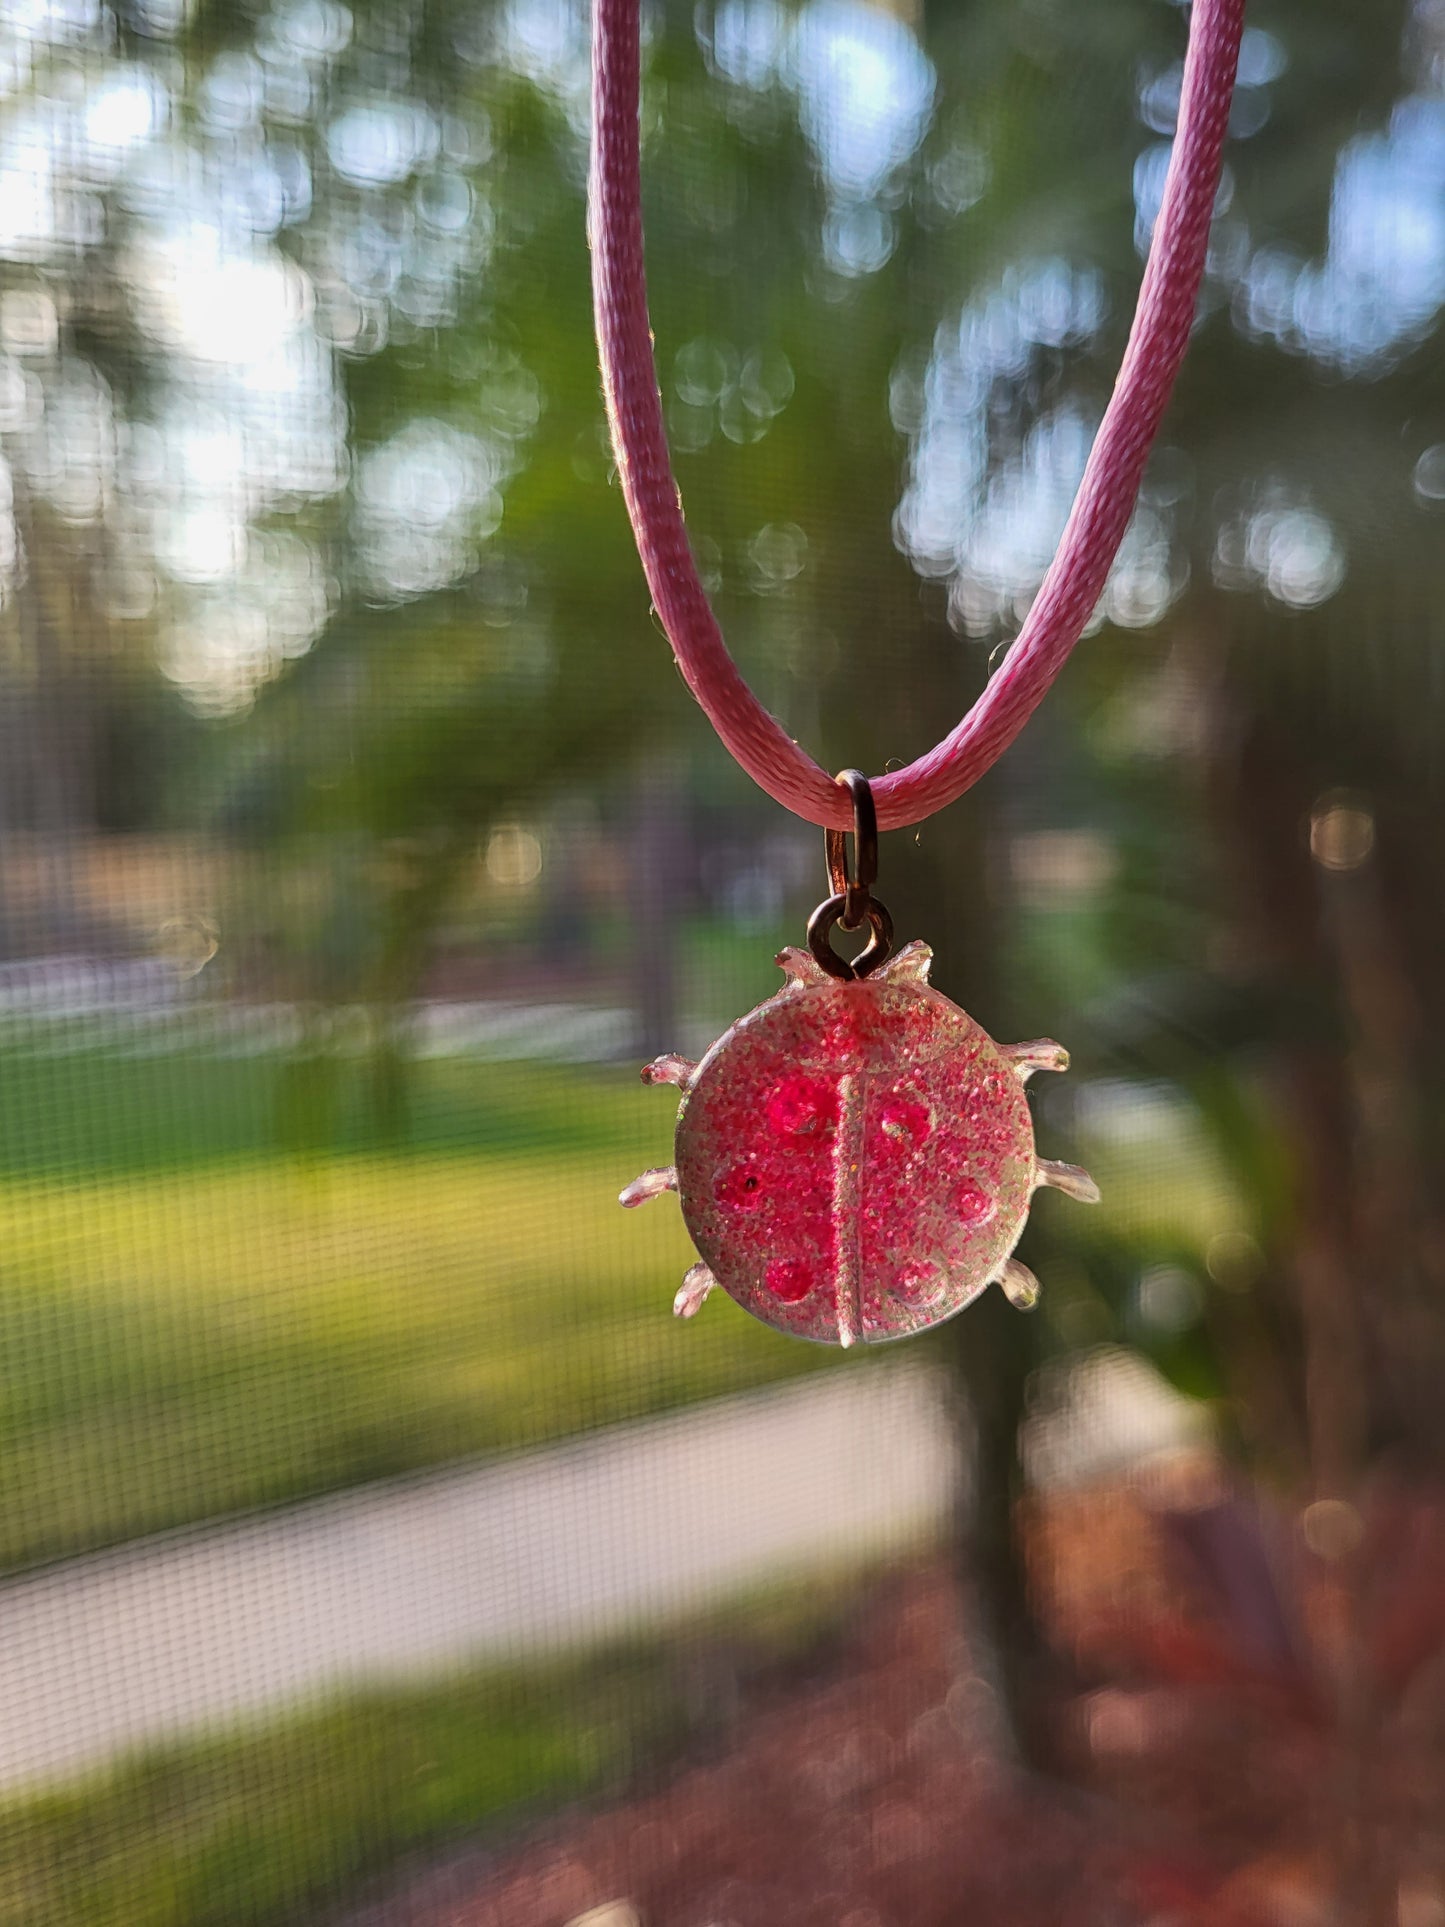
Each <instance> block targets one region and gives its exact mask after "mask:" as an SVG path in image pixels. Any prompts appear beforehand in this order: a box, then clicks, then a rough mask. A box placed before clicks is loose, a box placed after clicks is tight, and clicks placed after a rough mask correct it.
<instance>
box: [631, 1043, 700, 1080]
mask: <svg viewBox="0 0 1445 1927" xmlns="http://www.w3.org/2000/svg"><path fill="white" fill-rule="evenodd" d="M696 1069H697V1065H696V1064H694V1063H693V1061H692V1059H691V1058H690V1057H678V1056H676V1055H675V1054H674V1053H673V1052H671V1051H669V1052H668V1053H667V1055H666V1056H665V1057H654V1058H653V1060H652V1062H651V1063H650V1064H644V1065H643V1067H642V1081H643V1083H644V1084H677V1085H679V1086H680V1087H681V1088H682V1089H683V1090H686V1089H687V1087H688V1085H689V1084H690V1083H691V1082H692V1074H693V1072H694V1071H695V1070H696Z"/></svg>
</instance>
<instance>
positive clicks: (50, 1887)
mask: <svg viewBox="0 0 1445 1927" xmlns="http://www.w3.org/2000/svg"><path fill="white" fill-rule="evenodd" d="M862 1583H863V1581H862V1579H861V1578H860V1577H859V1576H857V1575H853V1576H848V1575H839V1576H837V1577H833V1578H826V1577H825V1578H824V1579H822V1580H819V1579H817V1578H812V1579H810V1580H809V1582H808V1584H807V1586H806V1587H792V1588H788V1589H786V1590H784V1589H778V1590H776V1591H773V1592H772V1593H770V1594H766V1595H761V1596H759V1595H753V1596H751V1597H746V1598H743V1599H740V1600H733V1601H730V1602H728V1604H727V1606H726V1608H725V1609H723V1608H720V1609H718V1611H716V1612H715V1613H713V1614H710V1615H709V1616H708V1617H707V1618H706V1619H702V1620H696V1621H693V1622H691V1623H690V1624H688V1625H686V1626H684V1627H681V1628H679V1629H677V1630H675V1631H673V1632H671V1633H669V1634H668V1635H667V1636H665V1637H663V1638H660V1639H654V1640H652V1641H648V1642H643V1641H633V1642H630V1643H627V1644H622V1645H615V1646H611V1647H609V1648H606V1649H604V1650H601V1651H596V1652H593V1653H590V1654H587V1655H584V1656H582V1657H580V1658H578V1659H575V1660H569V1661H567V1662H565V1663H559V1664H553V1665H550V1666H531V1667H528V1668H524V1669H520V1670H517V1671H512V1672H507V1673H502V1672H498V1671H488V1672H473V1673H469V1674H463V1675H461V1676H460V1677H457V1678H453V1679H448V1680H444V1681H438V1682H435V1683H429V1684H427V1685H425V1686H413V1687H409V1688H404V1689H402V1688H398V1689H393V1690H389V1691H376V1692H372V1693H367V1694H361V1695H357V1696H355V1697H352V1698H348V1699H346V1700H343V1701H339V1702H336V1703H333V1704H332V1705H330V1706H329V1707H327V1708H324V1709H319V1710H313V1711H308V1712H305V1713H302V1714H298V1715H295V1716H292V1717H290V1718H287V1719H285V1720H282V1721H279V1722H277V1723H275V1724H273V1725H270V1726H267V1727H266V1728H264V1729H263V1730H257V1731H255V1732H252V1733H249V1734H248V1733H244V1732H242V1733H238V1734H232V1735H228V1736H224V1737H221V1738H218V1739H214V1740H211V1741H208V1742H205V1743H198V1744H190V1745H182V1746H176V1747H168V1748H166V1749H164V1750H157V1751H155V1752H152V1753H149V1754H145V1755H142V1756H139V1757H137V1758H134V1759H132V1760H129V1761H126V1762H123V1763H121V1764H120V1765H119V1766H117V1767H116V1768H115V1769H114V1770H113V1771H112V1772H110V1773H108V1774H105V1775H102V1776H97V1777H96V1778H94V1779H92V1780H89V1781H87V1782H84V1783H82V1784H81V1785H78V1786H77V1787H75V1788H73V1789H68V1790H66V1791H65V1792H64V1793H60V1794H55V1795H50V1796H47V1797H45V1798H38V1799H37V1798H31V1799H27V1800H11V1801H8V1802H5V1803H3V1804H0V1927H240V1924H241V1923H245V1924H246V1927H271V1924H272V1923H277V1927H280V1924H281V1923H287V1922H300V1921H309V1920H314V1919H315V1918H316V1916H317V1910H318V1909H319V1908H320V1907H322V1906H323V1905H324V1903H326V1902H327V1901H330V1900H333V1899H335V1898H339V1897H342V1896H344V1895H345V1894H346V1892H347V1890H348V1889H351V1888H354V1886H355V1884H356V1883H357V1882H358V1881H359V1880H361V1879H363V1878H364V1877H365V1876H367V1875H368V1874H371V1873H374V1872H379V1871H384V1870H385V1869H386V1868H388V1867H389V1866H391V1865H394V1864H395V1863H396V1862H397V1861H398V1860H399V1859H400V1858H401V1857H402V1856H403V1855H404V1854H406V1853H407V1852H409V1851H414V1850H417V1849H420V1848H424V1847H428V1846H440V1845H442V1844H444V1843H445V1842H447V1841H448V1840H449V1839H457V1838H459V1837H460V1836H464V1835H466V1834H468V1833H472V1834H476V1833H478V1832H489V1833H491V1834H492V1835H493V1836H494V1837H495V1835H496V1834H497V1832H498V1829H499V1828H500V1829H502V1830H504V1831H505V1829H506V1827H507V1826H508V1824H510V1825H512V1826H513V1827H515V1826H516V1825H517V1823H518V1822H519V1821H520V1820H521V1819H523V1818H525V1817H526V1816H527V1815H528V1814H529V1813H535V1812H538V1811H540V1810H544V1809H545V1808H547V1807H555V1806H557V1805H558V1804H560V1803H561V1802H564V1801H566V1800H568V1799H571V1798H574V1797H576V1796H578V1795H583V1794H591V1795H596V1794H598V1793H605V1792H608V1791H611V1790H614V1789H618V1788H620V1787H621V1786H622V1785H623V1784H624V1783H625V1781H626V1779H627V1777H628V1776H629V1775H630V1774H631V1773H632V1772H633V1771H634V1770H635V1768H636V1766H637V1765H638V1763H639V1762H640V1761H646V1760H649V1759H656V1758H658V1757H659V1756H660V1755H665V1754H666V1752H667V1751H668V1750H669V1749H670V1748H672V1747H675V1746H676V1744H677V1742H678V1741H679V1740H681V1739H683V1738H684V1737H686V1736H688V1735H690V1734H697V1733H699V1731H703V1732H705V1731H707V1730H708V1728H709V1727H710V1726H713V1725H716V1724H717V1723H718V1722H719V1721H721V1720H725V1719H726V1718H727V1717H728V1715H729V1713H730V1711H731V1710H732V1705H733V1699H734V1692H735V1687H736V1683H737V1681H738V1680H739V1679H740V1678H741V1679H747V1678H749V1677H753V1678H756V1677H757V1675H758V1674H759V1673H760V1672H763V1671H765V1670H767V1669H771V1668H774V1667H778V1666H781V1665H786V1664H787V1663H788V1662H789V1661H791V1660H793V1659H795V1658H796V1657H798V1656H801V1655H803V1654H805V1653H807V1652H808V1651H809V1650H810V1649H811V1648H813V1647H815V1646H816V1645H817V1643H818V1641H819V1639H820V1638H821V1637H822V1636H823V1635H824V1634H825V1633H826V1631H827V1629H828V1628H829V1627H830V1626H831V1625H834V1624H836V1623H838V1622H839V1621H840V1620H841V1618H842V1616H843V1615H844V1614H845V1613H846V1612H847V1610H848V1608H849V1606H850V1604H851V1602H852V1600H853V1599H854V1598H855V1597H856V1595H857V1593H858V1590H859V1588H860V1586H861V1585H862ZM704 1682H711V1690H710V1693H709V1692H707V1691H701V1690H700V1688H701V1687H702V1685H703V1683H704Z"/></svg>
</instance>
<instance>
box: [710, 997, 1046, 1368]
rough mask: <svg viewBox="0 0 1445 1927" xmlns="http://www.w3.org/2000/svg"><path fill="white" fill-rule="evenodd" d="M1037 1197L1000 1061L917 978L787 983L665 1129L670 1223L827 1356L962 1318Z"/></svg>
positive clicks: (726, 1285)
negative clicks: (679, 1220)
mask: <svg viewBox="0 0 1445 1927" xmlns="http://www.w3.org/2000/svg"><path fill="white" fill-rule="evenodd" d="M820 976H821V973H820ZM1035 1182H1036V1177H1035V1156H1034V1134H1033V1120H1032V1118H1031V1116H1030V1114H1029V1106H1028V1101H1027V1099H1026V1097H1025V1095H1024V1090H1023V1084H1022V1081H1021V1078H1020V1077H1019V1075H1018V1073H1017V1070H1016V1068H1015V1066H1014V1065H1013V1064H1012V1063H1011V1062H1010V1060H1009V1058H1008V1057H1007V1056H1006V1055H1005V1054H1004V1052H1003V1051H1002V1050H1001V1049H1000V1047H999V1046H998V1045H997V1044H996V1043H994V1041H993V1039H992V1038H991V1037H989V1036H988V1034H987V1033H986V1032H985V1031H983V1030H981V1029H980V1028H979V1026H978V1025H977V1024H976V1023H975V1022H974V1021H973V1019H972V1018H971V1017H970V1016H968V1014H967V1013H966V1012H965V1011H962V1010H960V1009H959V1007H958V1006H957V1005H956V1004H954V1003H951V1002H950V1001H949V1000H948V998H946V997H944V996H942V995H941V994H940V993H939V992H938V991H936V990H931V989H929V987H928V986H927V985H926V984H925V983H922V982H920V981H916V980H913V979H905V980H903V981H898V980H888V979H886V978H884V977H868V978H863V979H861V980H859V981H856V982H851V983H849V982H842V981H838V980H836V979H833V978H821V980H815V981H812V982H807V983H796V984H792V985H790V986H789V987H788V988H787V989H786V990H784V991H782V992H780V993H779V995H778V996H776V997H774V998H772V999H770V1000H769V1002H767V1003H765V1004H762V1005H760V1006H759V1008H758V1009H756V1010H754V1011H751V1012H750V1013H749V1014H748V1015H747V1016H746V1017H744V1018H742V1019H740V1020H739V1022H737V1023H736V1024H734V1025H733V1026H732V1028H731V1029H730V1030H727V1031H725V1032H724V1033H723V1035H722V1036H721V1037H720V1038H719V1039H718V1041H717V1042H716V1043H715V1044H714V1045H713V1047H712V1049H711V1050H710V1051H709V1052H708V1054H707V1056H706V1057H705V1058H704V1059H703V1060H702V1062H701V1063H700V1064H699V1065H698V1067H697V1070H696V1072H695V1073H694V1074H693V1076H692V1077H691V1079H690V1081H689V1084H688V1087H687V1090H686V1095H685V1096H684V1098H683V1103H682V1109H681V1111H680V1113H679V1117H678V1125H677V1146H676V1183H677V1190H678V1193H679V1196H680V1199H681V1203H682V1212H683V1217H684V1219H685V1221H686V1224H687V1228H688V1230H689V1232H690V1233H691V1235H692V1239H693V1242H694V1244H695V1245H696V1246H697V1249H698V1251H699V1253H700V1254H701V1257H702V1259H703V1261H704V1262H705V1263H706V1265H707V1266H708V1268H709V1269H710V1271H711V1273H712V1275H713V1277H714V1278H715V1280H716V1282H717V1283H718V1284H720V1285H721V1286H722V1287H723V1289H724V1290H725V1291H727V1292H728V1294H729V1295H730V1296H731V1297H733V1298H734V1299H736V1300H737V1302H738V1303H739V1304H740V1305H742V1306H743V1308H744V1309H745V1310H747V1311H750V1312H751V1313H752V1314H753V1316H754V1317H756V1318H760V1319H762V1320H763V1321H764V1322H765V1323H766V1324H769V1325H772V1326H774V1327H776V1329H777V1330H779V1331H782V1332H788V1333H791V1334H792V1335H793V1336H795V1337H799V1338H811V1339H815V1340H817V1341H818V1342H820V1343H823V1344H839V1343H842V1344H852V1343H857V1342H862V1343H878V1342H881V1341H883V1340H887V1339H892V1338H905V1337H907V1336H909V1335H910V1334H911V1333H914V1332H919V1331H923V1330H926V1329H927V1328H928V1327H929V1326H931V1325H936V1324H938V1323H940V1322H941V1321H942V1320H943V1319H945V1318H948V1317H951V1316H952V1315H953V1313H955V1312H957V1311H961V1310H962V1309H963V1307H964V1306H965V1305H967V1304H970V1303H971V1302H972V1300H973V1299H975V1298H976V1297H978V1296H979V1294H980V1293H981V1292H982V1291H983V1290H984V1289H985V1287H986V1286H987V1285H988V1284H989V1283H990V1281H991V1280H993V1279H995V1278H997V1277H998V1276H999V1275H1000V1272H1001V1270H1002V1268H1003V1267H1004V1265H1005V1263H1006V1261H1007V1260H1008V1258H1009V1256H1010V1254H1011V1253H1012V1251H1013V1248H1014V1245H1015V1244H1016V1243H1017V1241H1018V1238H1019V1235H1020V1233H1021V1232H1022V1230H1023V1227H1024V1222H1025V1220H1026V1218H1027V1216H1028V1210H1029V1203H1030V1199H1031V1196H1032V1192H1033V1187H1034V1184H1035Z"/></svg>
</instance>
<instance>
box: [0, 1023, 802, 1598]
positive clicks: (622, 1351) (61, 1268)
mask: <svg viewBox="0 0 1445 1927" xmlns="http://www.w3.org/2000/svg"><path fill="white" fill-rule="evenodd" d="M308 1074H309V1073H306V1072H305V1071H303V1072H302V1073H300V1074H299V1075H300V1076H301V1077H304V1076H306V1075H308ZM323 1075H324V1073H323ZM336 1076H337V1078H338V1083H337V1087H336V1088H335V1090H328V1089H325V1088H318V1089H312V1090H309V1091H308V1089H307V1088H306V1087H305V1085H304V1084H298V1072H297V1071H296V1069H295V1067H294V1066H293V1067H291V1068H290V1069H288V1068H287V1067H285V1066H284V1065H283V1064H280V1063H278V1062H276V1061H274V1060H266V1059H249V1060H227V1059H219V1058H207V1057H202V1056H194V1057H166V1058H125V1057H122V1056H120V1055H105V1054H102V1053H96V1052H92V1053H85V1054H78V1055H67V1056H54V1057H46V1056H42V1055H40V1054H38V1053H28V1054H27V1053H23V1052H21V1051H18V1050H16V1049H13V1048H12V1049H9V1050H7V1051H5V1052H3V1053H0V1356H3V1359H4V1361H5V1362H4V1370H3V1373H0V1565H6V1566H14V1565H17V1564H21V1563H25V1562H30V1561H35V1560H39V1559H45V1558H50V1557H54V1556H57V1555H60V1554H64V1553H67V1552H72V1551H75V1550H77V1549H79V1548H81V1547H87V1546H96V1545H101V1544H106V1543H110V1542H114V1541H118V1540H123V1539H127V1538H130V1537H133V1536H134V1535H135V1534H137V1533H142V1532H147V1531H151V1530H154V1529H156V1528H158V1527H165V1526H172V1525H177V1524H181V1523H185V1522H188V1521H192V1520H196V1519H201V1518H206V1517H210V1516H213V1515H215V1514H217V1513H223V1512H228V1511H231V1510H233V1509H236V1508H238V1507H244V1506H254V1505H261V1504H267V1503H272V1502H275V1501H278V1500H284V1499H290V1498H294V1497H297V1496H299V1495H301V1494H304V1493H309V1492H318V1491H322V1490H326V1489H330V1488H333V1487H339V1486H344V1485H347V1484H350V1483H352V1482H354V1481H357V1480H362V1479H368V1478H373V1477H376V1476H379V1475H382V1474H388V1473H396V1472H402V1471H406V1470H410V1469H413V1468H416V1467H420V1466H424V1465H429V1464H433V1463H437V1462H439V1461H443V1460H446V1459H451V1458H454V1457H456V1456H458V1455H462V1454H466V1453H471V1452H483V1451H492V1450H497V1449H502V1448H508V1447H515V1446H523V1445H531V1444H535V1443H537V1442H538V1441H541V1440H544V1439H549V1438H556V1437H559V1436H562V1435H565V1434H567V1433H570V1432H575V1431H578V1430H580V1429H583V1428H586V1427H589V1426H594V1425H599V1424H604V1423H607V1422H609V1421H611V1420H616V1419H623V1418H628V1417H631V1416H634V1415H637V1414H641V1413H643V1412H648V1411H655V1410H658V1409H659V1408H663V1407H667V1406H671V1405H676V1404H679V1403H682V1402H684V1401H686V1400H690V1399H696V1398H700V1397H705V1396H707V1395H709V1394H713V1393H720V1392H726V1391H729V1390H733V1389H736V1388H738V1387H742V1386H746V1385H751V1384H755V1383H758V1382H760V1381H763V1380H766V1379H769V1378H775V1377H781V1376H784V1375H787V1374H790V1373H796V1372H799V1371H804V1370H807V1369H809V1368H813V1367H816V1366H818V1365H821V1364H825V1363H826V1362H827V1354H825V1353H823V1352H820V1351H818V1350H815V1349H814V1348H812V1347H809V1346H799V1345H791V1344H788V1343H787V1342H786V1341H785V1340H782V1339H780V1338H778V1337H776V1336H775V1335H773V1334H771V1333H769V1332H768V1331H766V1330H765V1329H764V1328H762V1327H761V1326H759V1325H757V1324H755V1323H754V1322H753V1321H751V1320H749V1319H747V1318H746V1317H745V1316H744V1315H743V1314H742V1313H741V1312H739V1311H738V1310H737V1309H736V1308H735V1307H734V1306H733V1305H732V1304H731V1303H730V1302H727V1301H722V1302H716V1303H712V1304H709V1305H708V1307H707V1310H706V1313H705V1314H704V1316H702V1317H701V1318H699V1319H698V1320H697V1321H696V1322H695V1323H694V1324H691V1325H681V1324H679V1323H678V1321H676V1320H675V1319H674V1318H673V1317H672V1315H671V1309H670V1307H671V1300H672V1294H673V1292H674V1290H675V1289H676V1286H677V1283H678V1280H679V1279H680V1277H681V1275H682V1272H683V1270H684V1269H685V1268H686V1266H687V1264H688V1263H689V1261H690V1248H689V1245H688V1241H687V1238H686V1234H685V1233H684V1231H683V1229H682V1226H681V1223H680V1220H679V1216H678V1212H677V1207H676V1203H675V1201H673V1200H671V1199H664V1200H661V1201H660V1202H658V1203H657V1204H655V1205H652V1206H650V1207H648V1208H647V1209H645V1210H642V1211H638V1212H635V1213H627V1212H623V1211H621V1210H619V1209H618V1206H617V1203H616V1196H617V1192H618V1189H619V1188H620V1186H621V1185H622V1184H623V1183H624V1182H625V1181H626V1180H627V1179H628V1178H630V1177H632V1176H634V1175H635V1174H636V1172H637V1171H638V1170H640V1169H642V1168H643V1167H644V1166H645V1165H648V1164H654V1163H660V1162H664V1161H665V1160H666V1159H667V1157H668V1155H669V1147H670V1142H671V1123H672V1116H673V1104H672V1103H671V1102H670V1101H669V1095H668V1094H667V1093H665V1092H661V1091H655V1090H653V1091H649V1090H647V1089H645V1088H644V1087H643V1086H642V1085H641V1084H640V1083H639V1082H638V1081H637V1079H636V1077H635V1076H634V1075H632V1074H630V1073H624V1072H621V1071H617V1072H609V1073H601V1072H595V1071H594V1072H587V1071H564V1070H560V1069H556V1068H550V1067H549V1068H536V1067H530V1066H528V1067H522V1066H514V1065H497V1064H482V1063H476V1062H467V1061H460V1060H453V1061H445V1062H435V1063H424V1064H421V1065H419V1066H417V1067H416V1070H415V1075H414V1080H413V1083H412V1087H411V1098H412V1102H411V1107H410V1119H409V1124H408V1127H407V1129H406V1132H405V1135H404V1138H403V1139H402V1140H401V1141H400V1142H387V1141H383V1140H381V1139H380V1138H379V1137H378V1135H377V1133H376V1132H375V1131H374V1130H371V1129H369V1128H368V1126H367V1124H366V1121H365V1115H364V1111H363V1107H362V1106H361V1104H360V1101H359V1086H360V1073H359V1071H357V1070H356V1069H355V1068H354V1067H346V1066H343V1067H342V1068H341V1069H340V1071H339V1072H337V1073H336ZM298 1117H300V1118H301V1120H302V1122H303V1123H305V1122H306V1120H307V1119H308V1118H309V1119H310V1124H309V1125H308V1127H307V1128H308V1129H309V1131H310V1133H311V1136H312V1139H313V1142H312V1145H311V1148H309V1149H307V1148H300V1149H293V1150H285V1149H282V1148H279V1145H278V1120H279V1123H280V1128H281V1129H282V1131H283V1133H286V1134H289V1135H290V1136H291V1137H292V1139H293V1141H296V1140H298V1136H299V1127H298V1125H297V1118H298ZM318 1117H324V1118H325V1124H326V1128H325V1140H326V1144H327V1148H325V1149H321V1148H317V1142H316V1141H315V1140H316V1138H317V1129H316V1120H317V1118H318Z"/></svg>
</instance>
